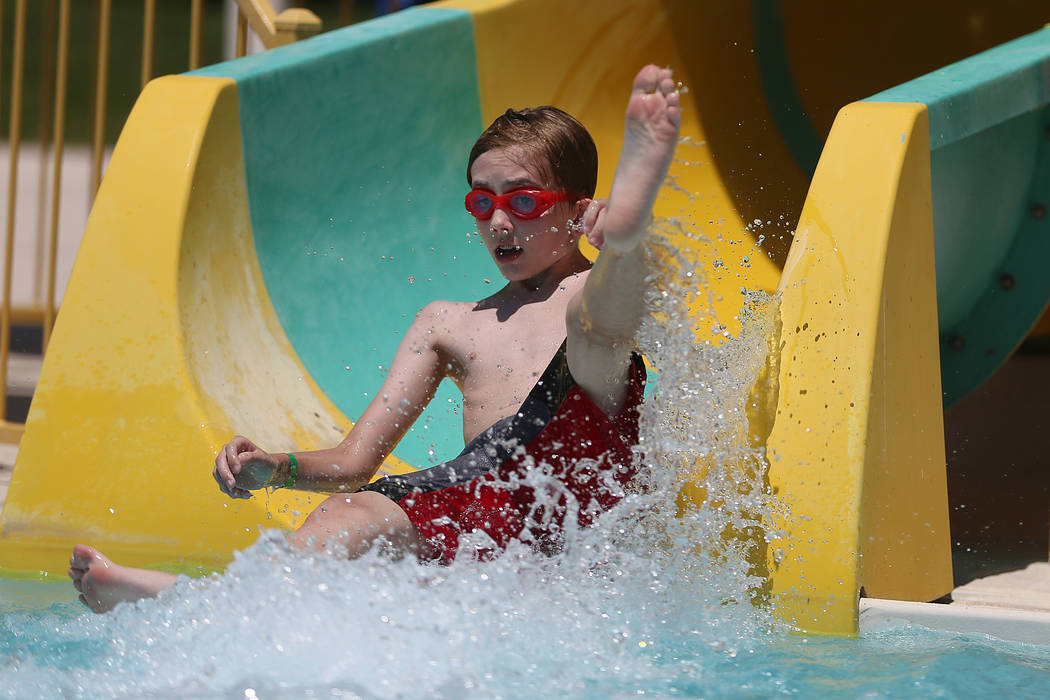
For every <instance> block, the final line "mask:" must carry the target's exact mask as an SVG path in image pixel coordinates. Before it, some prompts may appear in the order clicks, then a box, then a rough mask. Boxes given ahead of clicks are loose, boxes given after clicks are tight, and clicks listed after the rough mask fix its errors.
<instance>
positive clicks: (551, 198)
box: [466, 187, 569, 219]
mask: <svg viewBox="0 0 1050 700" xmlns="http://www.w3.org/2000/svg"><path fill="white" fill-rule="evenodd" d="M568 200H569V193H568V192H548V191H547V190H541V189H538V188H535V187H520V188H518V189H516V190H511V191H510V192H507V193H506V194H496V193H495V192H493V191H491V190H482V189H474V190H471V191H470V194H468V195H467V199H466V205H467V211H469V212H470V215H471V216H473V217H474V218H476V219H489V218H491V217H492V212H494V211H496V209H497V208H501V209H506V210H507V211H509V212H510V213H512V214H514V216H516V217H518V218H519V219H535V218H536V217H538V216H540V215H541V214H543V213H544V212H545V211H547V210H548V209H550V208H551V207H553V206H554V205H555V203H557V202H565V201H568Z"/></svg>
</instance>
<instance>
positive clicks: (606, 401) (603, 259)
mask: <svg viewBox="0 0 1050 700" xmlns="http://www.w3.org/2000/svg"><path fill="white" fill-rule="evenodd" d="M647 275H648V265H647V262H646V256H645V253H644V251H643V249H642V246H640V245H638V246H635V247H634V248H633V249H631V250H628V251H624V252H621V251H618V250H615V249H613V248H610V247H606V248H605V250H603V251H602V254H601V255H600V256H598V262H597V263H595V266H594V268H593V269H592V270H591V273H590V276H589V277H588V279H587V283H586V284H585V285H584V288H583V290H582V291H581V292H580V293H579V294H577V295H576V296H575V297H574V298H573V299H572V301H570V302H569V306H568V308H567V310H566V317H565V328H566V333H567V336H568V338H567V340H568V361H569V371H570V372H572V376H573V379H575V380H576V383H577V384H578V385H579V387H580V389H581V390H583V392H584V394H586V395H587V397H588V398H590V399H591V401H593V402H594V403H595V405H597V406H598V408H600V409H602V411H603V412H605V414H606V415H609V416H614V415H616V414H617V413H619V412H620V410H621V409H622V408H623V404H624V401H625V400H626V397H627V378H628V375H629V373H630V367H631V351H632V350H633V349H634V334H635V332H636V331H637V330H638V326H639V324H641V321H642V318H643V317H644V315H645V313H646V306H645V292H646V286H647V285H646V282H645V280H646V277H647Z"/></svg>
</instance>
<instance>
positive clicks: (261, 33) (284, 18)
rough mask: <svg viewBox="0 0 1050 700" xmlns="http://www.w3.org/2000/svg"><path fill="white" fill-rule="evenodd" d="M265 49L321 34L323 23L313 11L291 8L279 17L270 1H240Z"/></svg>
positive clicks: (239, 4)
mask: <svg viewBox="0 0 1050 700" xmlns="http://www.w3.org/2000/svg"><path fill="white" fill-rule="evenodd" d="M237 5H238V6H239V7H240V8H241V12H243V13H244V16H245V17H246V18H247V20H248V24H249V25H250V26H251V28H252V31H254V32H255V33H256V34H257V35H258V37H259V40H260V41H262V43H263V46H265V47H266V48H268V49H272V48H276V47H278V46H284V45H285V44H291V43H292V42H295V41H298V40H300V39H305V38H307V37H310V36H313V35H314V34H317V33H318V32H320V31H321V19H320V18H319V17H318V16H317V15H315V14H314V13H313V12H310V10H305V9H303V8H300V7H292V8H289V9H287V10H285V11H283V12H281V13H280V14H277V11H276V10H274V9H273V5H272V4H271V3H270V0H237Z"/></svg>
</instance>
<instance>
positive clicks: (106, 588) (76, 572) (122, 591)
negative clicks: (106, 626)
mask: <svg viewBox="0 0 1050 700" xmlns="http://www.w3.org/2000/svg"><path fill="white" fill-rule="evenodd" d="M69 578H71V579H73V587H74V588H76V589H77V590H78V591H80V602H81V603H83V604H84V605H86V606H88V607H89V608H91V609H92V610H94V611H95V612H98V613H101V612H107V611H109V610H112V609H113V608H114V607H116V605H117V603H123V602H125V601H126V602H132V601H136V600H141V599H142V598H152V597H154V596H156V595H157V594H158V593H160V592H161V591H163V590H164V589H166V588H170V587H171V585H172V584H173V583H175V580H176V578H177V577H176V576H175V575H174V574H169V573H165V572H163V571H150V570H149V569H133V568H131V567H127V566H118V565H117V564H114V563H113V562H112V561H110V560H109V558H108V557H106V556H105V555H103V554H102V553H101V552H99V551H98V550H97V549H95V548H94V547H88V546H87V545H83V544H78V545H77V546H75V547H73V556H71V557H70V558H69Z"/></svg>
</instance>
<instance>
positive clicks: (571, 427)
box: [365, 345, 645, 564]
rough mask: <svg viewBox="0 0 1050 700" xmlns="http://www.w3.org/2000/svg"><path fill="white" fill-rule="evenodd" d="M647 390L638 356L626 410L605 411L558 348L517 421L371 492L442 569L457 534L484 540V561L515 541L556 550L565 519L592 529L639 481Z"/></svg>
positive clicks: (457, 539) (481, 548)
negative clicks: (408, 525)
mask: <svg viewBox="0 0 1050 700" xmlns="http://www.w3.org/2000/svg"><path fill="white" fill-rule="evenodd" d="M644 388H645V365H644V364H643V363H642V360H641V358H640V357H638V356H634V357H633V358H632V362H631V370H630V376H629V379H628V384H627V397H626V400H625V402H624V406H623V408H622V409H621V411H620V412H619V414H617V415H616V416H613V417H609V416H607V415H605V413H603V412H602V410H601V409H600V408H598V407H597V406H596V405H595V404H594V402H592V401H591V400H590V399H589V398H587V396H586V395H584V393H583V392H582V391H581V390H580V388H579V386H577V385H576V383H575V381H574V380H573V379H572V375H571V374H569V372H568V364H567V362H566V360H565V346H564V345H562V348H561V350H559V351H558V354H557V355H555V357H554V359H553V360H552V361H551V364H550V366H549V367H548V368H547V371H546V372H544V374H543V377H541V379H540V381H539V382H537V384H536V387H535V388H534V389H533V391H532V392H531V393H530V395H529V398H528V399H526V401H525V403H524V404H522V407H521V409H520V410H519V411H518V413H517V415H515V416H510V417H508V418H505V419H504V420H502V421H500V422H499V423H497V424H496V425H494V426H492V427H491V428H489V429H488V430H486V431H485V432H484V433H482V434H481V435H479V436H478V437H477V438H475V440H472V441H471V443H470V444H468V445H467V447H466V449H465V450H464V451H463V453H461V454H460V455H459V457H457V458H456V459H454V460H451V461H449V462H445V463H443V464H440V465H438V466H436V467H433V468H431V469H426V470H423V471H420V472H416V473H415V474H410V475H405V476H399V477H387V478H385V479H379V480H378V481H375V482H373V483H372V484H369V485H368V486H367V487H365V488H366V489H368V490H372V491H379V492H380V493H384V494H385V495H387V496H388V497H390V498H392V499H393V500H395V501H397V502H398V503H399V505H401V507H402V508H403V509H404V510H405V512H406V513H407V514H408V517H409V519H410V520H411V521H412V523H413V524H414V525H415V526H416V528H418V530H419V532H420V534H422V536H423V537H424V538H425V539H426V540H427V542H429V543H430V545H431V547H432V556H433V558H434V559H435V560H436V561H439V562H441V563H445V564H447V563H450V562H451V561H452V560H453V559H454V558H455V556H456V552H457V550H458V549H459V545H460V537H461V536H462V535H465V534H469V533H474V532H483V533H485V534H486V535H488V538H481V539H482V540H485V542H484V544H482V545H479V546H478V548H477V550H476V551H475V552H474V556H476V557H478V558H482V559H489V558H492V557H494V556H496V555H497V554H498V553H499V552H501V551H503V550H504V549H505V548H506V547H507V545H508V544H509V543H510V542H511V541H512V540H516V539H518V540H523V541H526V542H530V543H531V544H533V545H534V546H535V547H536V548H537V549H540V550H542V551H547V552H550V551H556V550H557V549H558V548H559V546H560V542H561V534H562V532H563V529H564V528H565V526H566V523H567V522H572V520H574V521H575V523H576V524H577V525H578V526H580V527H586V526H588V525H590V524H591V523H592V522H593V521H594V519H595V518H596V517H597V516H598V515H600V514H601V513H603V512H605V511H607V510H609V509H610V508H611V507H613V506H614V505H615V504H616V503H618V502H619V501H620V500H621V499H622V498H623V494H624V487H625V486H626V485H627V484H628V482H629V481H630V480H631V479H632V478H633V477H634V475H635V466H634V454H633V450H632V447H633V446H634V445H636V444H638V406H639V405H640V404H641V402H642V392H643V390H644ZM536 470H542V474H543V478H540V479H536V478H535V477H536V476H537V475H538V474H537V473H535V472H536ZM537 487H538V488H541V489H543V490H544V491H545V492H546V493H544V494H538V493H537V492H536V488H537Z"/></svg>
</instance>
